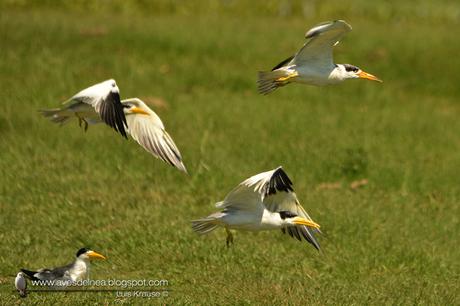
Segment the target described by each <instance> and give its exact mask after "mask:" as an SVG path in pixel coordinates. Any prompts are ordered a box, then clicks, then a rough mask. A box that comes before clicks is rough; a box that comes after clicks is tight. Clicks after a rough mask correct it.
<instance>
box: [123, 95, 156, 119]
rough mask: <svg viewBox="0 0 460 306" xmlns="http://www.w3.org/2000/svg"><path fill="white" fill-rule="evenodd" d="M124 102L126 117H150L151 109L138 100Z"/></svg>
mask: <svg viewBox="0 0 460 306" xmlns="http://www.w3.org/2000/svg"><path fill="white" fill-rule="evenodd" d="M122 102H123V111H124V113H125V115H133V114H134V115H136V114H141V115H149V108H148V107H147V105H145V103H144V102H142V100H140V99H138V98H132V99H126V100H123V101H122Z"/></svg>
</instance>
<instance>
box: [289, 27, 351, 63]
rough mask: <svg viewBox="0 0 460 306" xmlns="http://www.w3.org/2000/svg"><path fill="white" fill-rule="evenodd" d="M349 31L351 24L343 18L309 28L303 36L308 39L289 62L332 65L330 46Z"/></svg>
mask: <svg viewBox="0 0 460 306" xmlns="http://www.w3.org/2000/svg"><path fill="white" fill-rule="evenodd" d="M350 31H351V26H350V25H349V24H348V23H346V22H345V21H343V20H336V21H330V22H326V23H322V24H319V25H317V26H315V27H314V28H312V29H310V30H309V31H308V32H307V33H306V34H305V38H306V39H310V40H309V41H307V42H306V43H305V45H304V46H303V47H302V48H301V49H300V50H299V52H297V54H296V55H295V56H294V58H293V59H292V61H291V62H290V64H295V65H297V66H302V65H308V66H320V67H328V66H331V65H334V63H333V56H332V47H334V46H335V45H336V44H337V43H338V42H339V41H340V39H341V38H342V37H343V35H345V33H347V32H350Z"/></svg>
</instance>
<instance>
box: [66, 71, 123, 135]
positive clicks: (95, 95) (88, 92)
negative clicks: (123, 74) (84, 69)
mask: <svg viewBox="0 0 460 306" xmlns="http://www.w3.org/2000/svg"><path fill="white" fill-rule="evenodd" d="M64 103H65V104H67V105H69V107H72V106H75V105H76V104H78V103H85V104H89V105H91V106H92V107H93V108H94V110H95V111H96V112H97V113H98V114H99V116H100V117H101V119H102V120H103V121H104V122H105V123H106V124H107V125H109V126H110V127H112V128H113V129H114V130H115V131H117V132H119V133H120V134H121V135H123V136H124V137H127V136H126V131H125V126H126V118H125V114H124V112H123V105H122V104H121V101H120V91H119V89H118V86H117V84H116V83H115V80H107V81H104V82H101V83H99V84H96V85H93V86H91V87H88V88H86V89H84V90H82V91H80V92H79V93H77V94H76V95H74V96H73V97H72V98H70V100H69V101H67V102H64Z"/></svg>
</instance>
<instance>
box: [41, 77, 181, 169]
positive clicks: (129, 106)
mask: <svg viewBox="0 0 460 306" xmlns="http://www.w3.org/2000/svg"><path fill="white" fill-rule="evenodd" d="M101 84H102V83H101ZM95 86H98V85H95ZM120 105H121V110H122V115H123V116H122V117H121V116H119V118H123V122H124V124H125V125H126V132H127V133H129V134H130V135H131V137H132V138H133V139H134V140H135V141H137V142H138V143H139V144H140V145H141V146H142V147H143V148H144V149H145V150H147V151H148V152H150V153H151V154H152V155H153V156H155V157H156V158H160V159H162V160H163V161H165V162H166V163H169V164H170V165H172V166H174V167H176V168H177V169H179V170H181V171H183V172H185V173H187V169H186V168H185V165H184V163H183V162H182V156H181V154H180V152H179V149H178V148H177V146H176V144H175V143H174V141H173V140H172V138H171V136H169V134H168V133H167V132H166V130H165V127H164V125H163V122H162V121H161V119H160V117H158V115H157V114H156V113H155V112H154V111H153V110H151V109H150V108H149V107H148V106H147V105H146V104H145V103H144V102H143V101H142V100H140V99H138V98H130V99H125V100H122V101H121V102H120ZM117 109H118V108H117ZM42 113H43V115H44V116H45V117H48V118H50V119H51V121H53V122H56V123H60V124H64V123H66V122H67V121H68V120H69V119H71V118H74V117H77V118H78V119H79V121H80V123H81V122H84V123H85V130H86V129H87V128H88V124H90V125H92V124H96V123H100V122H102V120H103V117H102V115H101V116H99V115H98V112H97V109H94V108H93V107H91V105H89V104H85V103H77V104H66V105H64V107H62V108H58V109H50V110H42ZM116 118H118V117H116ZM104 121H105V120H104ZM121 126H123V125H121ZM122 131H123V133H121V131H120V133H121V134H122V135H126V134H124V133H125V129H123V130H122Z"/></svg>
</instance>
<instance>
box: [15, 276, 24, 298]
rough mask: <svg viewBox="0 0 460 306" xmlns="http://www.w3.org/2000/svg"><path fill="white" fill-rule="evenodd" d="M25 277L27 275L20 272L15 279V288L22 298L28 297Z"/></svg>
mask: <svg viewBox="0 0 460 306" xmlns="http://www.w3.org/2000/svg"><path fill="white" fill-rule="evenodd" d="M24 276H25V274H24V273H23V272H19V273H18V275H16V278H15V279H14V286H15V287H16V290H17V291H18V292H19V295H20V296H21V297H26V296H27V281H26V279H25V278H24Z"/></svg>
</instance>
